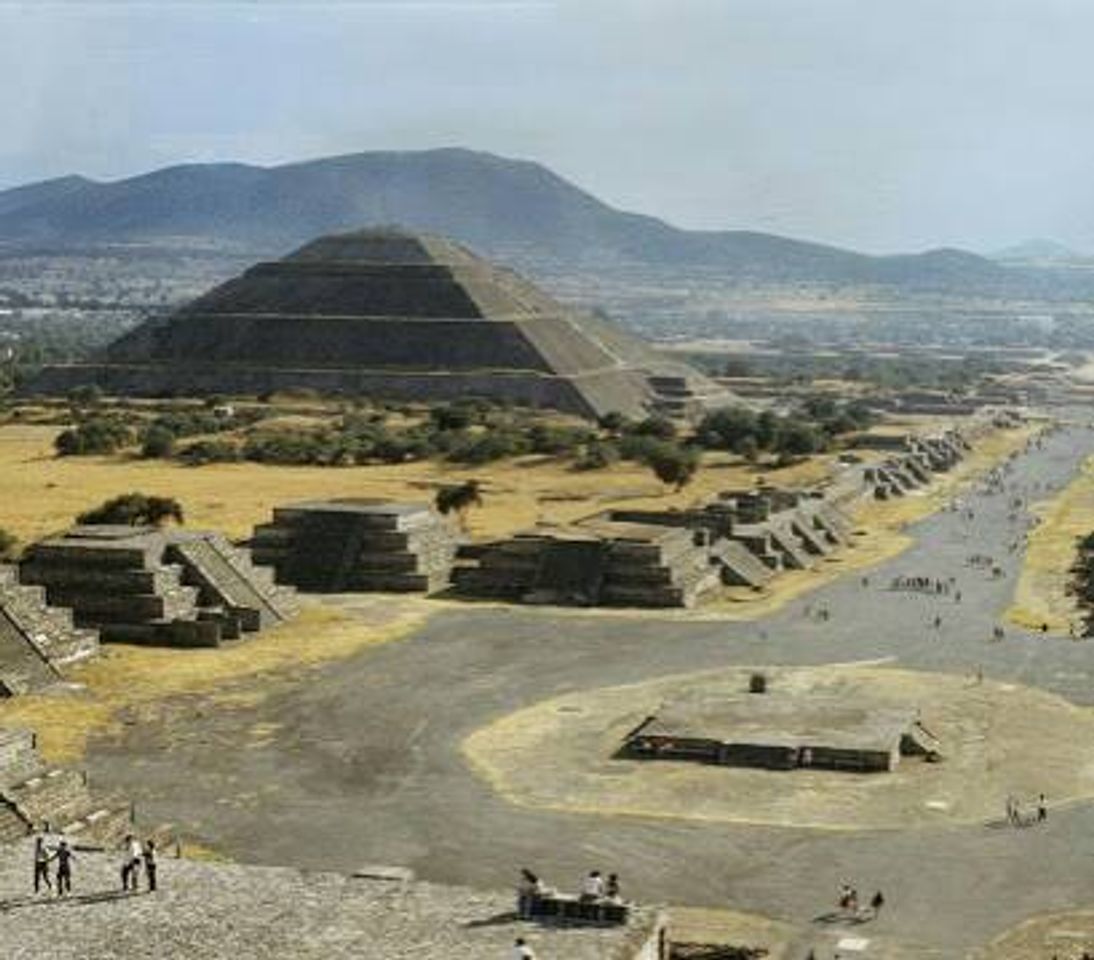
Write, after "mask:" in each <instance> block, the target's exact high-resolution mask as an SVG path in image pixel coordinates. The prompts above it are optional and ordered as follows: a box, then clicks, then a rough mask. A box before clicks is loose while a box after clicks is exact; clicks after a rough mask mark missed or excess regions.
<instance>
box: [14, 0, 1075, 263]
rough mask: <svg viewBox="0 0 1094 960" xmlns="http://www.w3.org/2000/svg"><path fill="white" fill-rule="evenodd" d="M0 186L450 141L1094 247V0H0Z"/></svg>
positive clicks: (654, 201) (799, 202)
mask: <svg viewBox="0 0 1094 960" xmlns="http://www.w3.org/2000/svg"><path fill="white" fill-rule="evenodd" d="M0 77H2V85H0V130H2V135H0V186H11V185H15V184H17V183H21V182H26V181H30V180H35V179H41V178H44V177H48V176H54V175H58V174H63V173H70V172H79V173H84V174H87V175H89V176H94V177H102V178H116V177H122V176H126V175H130V174H133V173H138V172H142V171H144V170H147V169H150V168H153V167H156V166H162V165H165V164H169V163H177V162H182V161H191V160H214V159H215V160H244V161H250V162H257V163H277V162H283V161H288V160H296V159H302V158H307V157H312V156H321V155H325V154H331V153H348V152H354V151H358V150H372V149H419V148H426V147H434V146H452V145H460V146H467V147H472V148H476V149H482V150H490V151H493V152H496V153H500V154H505V155H509V156H516V157H523V158H527V159H534V160H539V161H541V162H543V163H545V164H547V165H548V166H550V167H552V168H553V169H554V170H555V171H557V172H558V173H560V174H562V175H563V176H566V177H568V178H570V179H572V180H574V181H575V182H576V183H578V184H579V185H581V186H583V187H585V188H586V189H588V190H590V191H591V192H593V193H595V194H596V195H598V196H599V197H601V198H602V199H604V200H607V201H608V202H610V203H612V204H615V205H617V206H620V207H624V208H628V209H633V210H638V211H641V212H645V213H651V214H654V215H657V216H661V217H664V218H666V219H668V220H670V221H672V222H674V223H676V224H679V225H681V226H690V227H732V228H749V229H757V230H768V231H774V232H779V233H784V234H789V235H793V236H799V237H804V238H812V239H817V240H824V241H830V242H834V243H840V244H844V245H848V246H854V247H859V248H862V249H867V250H873V251H889V250H895V249H911V248H922V247H927V246H938V245H961V246H966V247H970V248H974V249H988V250H990V249H994V248H996V247H999V246H1004V245H1007V244H1010V243H1013V242H1015V241H1018V240H1023V239H1026V238H1031V237H1052V238H1056V239H1059V240H1061V241H1063V242H1066V243H1069V244H1072V245H1075V246H1077V247H1079V248H1084V247H1085V248H1090V249H1094V0H572V2H571V0H558V2H552V0H543V2H539V0H529V2H519V0H514V2H510V0H400V2H386V0H385V2H379V0H376V2H374V0H356V2H345V0H343V2H323V0H310V2H309V0H295V2H288V0H284V2H282V0H253V2H223V0H190V2H168V0H160V2H113V3H107V2H98V0H70V2H67V3H51V2H45V0H33V2H10V0H0Z"/></svg>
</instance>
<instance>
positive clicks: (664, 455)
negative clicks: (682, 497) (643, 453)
mask: <svg viewBox="0 0 1094 960" xmlns="http://www.w3.org/2000/svg"><path fill="white" fill-rule="evenodd" d="M647 463H648V464H649V467H650V469H651V470H652V471H653V472H654V475H655V476H656V477H657V479H658V480H660V481H661V482H662V483H665V484H669V485H670V486H672V487H673V488H675V489H676V490H683V489H684V487H686V486H687V485H688V484H689V483H691V478H692V477H693V476H695V471H696V470H698V469H699V451H698V450H696V449H695V448H694V447H681V446H677V445H676V444H672V443H662V444H661V445H660V446H658V447H657V448H656V449H654V450H652V451H651V453H650V456H649V459H648V460H647Z"/></svg>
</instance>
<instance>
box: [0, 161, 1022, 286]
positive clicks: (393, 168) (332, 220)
mask: <svg viewBox="0 0 1094 960" xmlns="http://www.w3.org/2000/svg"><path fill="white" fill-rule="evenodd" d="M379 224H398V225H401V226H404V227H408V228H412V229H415V230H429V231H433V232H438V233H442V234H446V235H449V236H452V237H454V238H456V239H458V240H460V241H463V242H464V243H467V244H469V245H470V246H472V247H474V248H475V249H476V250H478V251H480V252H483V253H485V254H487V255H491V256H503V257H510V258H511V257H513V256H519V257H520V258H522V259H525V260H529V259H530V260H543V261H551V262H556V263H560V264H569V265H579V266H595V265H600V264H602V265H605V266H610V265H613V264H654V265H657V266H662V267H670V268H683V269H698V270H713V271H717V272H718V273H719V274H720V275H722V276H729V277H734V276H739V277H742V278H755V279H759V280H776V281H780V282H784V281H790V282H794V281H821V282H828V283H848V284H859V283H885V284H898V285H909V284H910V285H913V286H916V285H927V286H937V285H943V286H948V285H951V284H953V283H973V284H976V285H977V286H985V285H987V286H992V285H997V284H1005V283H1006V282H1007V281H1008V279H1009V278H1010V276H1011V274H1010V272H1009V271H1008V270H1007V268H1006V267H1003V266H1000V265H999V264H996V263H993V262H992V261H991V260H988V259H985V258H982V257H978V256H975V255H973V254H970V253H964V252H962V251H955V250H936V251H930V252H928V253H924V254H917V255H907V256H895V257H871V256H865V255H863V254H858V253H854V252H851V251H848V250H842V249H839V248H836V247H830V246H824V245H821V244H815V243H806V242H802V241H799V240H791V239H787V238H784V237H779V236H774V235H771V234H764V233H755V232H751V231H740V230H732V231H691V230H680V229H677V228H675V227H673V226H670V225H669V224H667V223H665V222H664V221H661V220H658V219H656V218H654V217H648V216H643V215H640V214H635V213H628V212H624V211H620V210H616V209H614V208H612V207H610V206H608V205H607V204H605V203H602V202H601V201H600V200H598V199H597V198H595V197H593V196H592V195H590V194H589V193H587V192H585V191H583V190H581V189H580V188H578V187H576V186H575V185H573V184H572V183H569V182H568V181H566V180H564V179H562V178H561V177H559V176H557V175H556V174H554V173H552V172H551V171H550V170H548V169H547V168H546V167H543V166H542V165H540V164H537V163H530V162H527V161H518V160H511V159H506V158H503V157H498V156H494V155H492V154H487V153H479V152H473V151H470V150H462V149H444V150H428V151H419V152H404V153H396V152H372V153H359V154H352V155H348V156H342V157H332V158H327V159H321V160H313V161H309V162H305V163H294V164H287V165H283V166H277V167H256V166H248V165H245V164H190V165H185V166H176V167H168V168H165V169H162V170H157V171H154V172H152V173H148V174H143V175H141V176H136V177H130V178H128V179H125V180H119V181H114V182H96V181H91V180H87V179H84V178H81V177H67V178H62V179H60V180H52V181H44V182H43V183H40V184H31V185H28V186H25V187H19V188H16V189H14V190H8V191H4V192H0V242H3V243H5V244H8V245H13V244H14V245H28V244H33V245H50V244H68V245H72V244H103V243H155V244H161V245H180V246H194V245H197V246H200V245H214V246H228V247H234V248H236V249H242V250H247V251H255V252H263V253H282V252H284V251H286V250H288V249H291V248H292V247H294V246H296V245H298V244H300V243H302V242H304V241H306V240H308V239H309V238H311V237H314V236H316V235H319V234H323V233H329V232H332V231H339V230H348V229H356V228H360V227H363V226H368V225H379Z"/></svg>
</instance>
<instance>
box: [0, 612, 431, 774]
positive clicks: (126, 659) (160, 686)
mask: <svg viewBox="0 0 1094 960" xmlns="http://www.w3.org/2000/svg"><path fill="white" fill-rule="evenodd" d="M357 606H358V607H359V608H360V609H359V610H358V611H356V612H357V615H356V616H353V615H350V614H348V613H344V612H342V611H340V610H336V609H334V608H332V607H327V606H324V605H321V604H318V603H311V604H308V605H306V606H305V607H304V608H303V610H302V611H301V613H300V615H299V616H298V617H297V618H296V619H294V620H292V621H290V622H288V623H285V624H283V625H282V626H280V627H277V628H276V629H272V630H267V631H264V632H262V633H260V634H257V635H256V636H254V637H253V638H251V639H248V640H245V641H242V642H240V643H238V644H235V645H231V646H226V647H221V648H219V649H201V650H176V649H166V648H155V647H130V646H110V647H107V648H105V649H104V651H103V654H102V656H100V657H98V658H96V659H94V660H92V661H89V662H87V663H84V664H80V665H77V666H76V667H75V668H73V669H72V670H71V671H70V672H69V679H70V680H72V681H73V682H75V683H78V684H81V685H82V687H83V689H80V690H76V691H73V692H66V693H50V694H41V695H34V696H26V697H19V698H16V699H13V700H6V701H0V725H3V726H22V727H29V728H31V729H33V730H35V731H36V732H37V734H38V742H39V746H40V747H41V750H42V753H43V754H44V755H45V756H46V757H47V758H49V759H50V760H52V761H54V762H65V761H71V760H74V759H77V758H79V757H80V756H81V755H82V754H83V752H84V749H85V747H86V745H87V741H88V739H89V738H90V737H91V736H92V735H93V734H98V733H110V732H113V731H117V730H118V729H119V725H120V723H121V722H122V720H121V718H122V716H123V715H124V714H125V713H130V714H132V713H134V712H135V713H136V714H137V715H139V712H140V710H141V709H142V708H143V707H145V706H147V705H149V704H151V703H155V702H157V701H161V700H164V699H166V698H168V697H174V696H183V695H187V694H196V693H210V692H212V693H213V694H214V697H216V696H217V694H216V691H217V689H218V688H219V687H225V686H228V685H230V684H232V683H233V682H238V681H243V680H249V679H254V678H260V677H272V676H274V675H276V674H279V673H285V672H287V671H289V670H292V671H300V670H305V669H307V668H309V667H312V666H316V665H319V664H321V663H324V662H327V661H330V660H337V659H340V658H343V657H348V656H351V655H352V654H354V653H357V652H358V651H360V650H362V649H364V648H365V647H368V646H371V645H374V644H378V643H383V642H385V641H389V640H393V639H396V638H398V637H401V636H404V635H406V634H407V633H409V632H410V631H411V630H413V629H414V628H415V627H417V626H419V625H420V624H421V623H422V622H424V620H425V618H426V617H427V615H428V613H427V609H426V606H425V604H424V603H423V602H422V601H419V600H413V599H407V600H397V599H394V598H391V597H377V598H371V599H370V600H362V601H361V603H360V604H358V605H357ZM261 696H262V694H261V692H259V691H253V690H252V691H247V692H245V693H241V692H238V691H231V690H229V691H226V692H223V693H221V694H219V701H218V702H219V703H220V704H221V706H223V707H224V708H226V709H227V708H230V707H231V706H232V705H233V703H236V705H239V701H240V698H241V697H243V698H245V699H248V700H253V699H254V697H261ZM233 698H234V699H233Z"/></svg>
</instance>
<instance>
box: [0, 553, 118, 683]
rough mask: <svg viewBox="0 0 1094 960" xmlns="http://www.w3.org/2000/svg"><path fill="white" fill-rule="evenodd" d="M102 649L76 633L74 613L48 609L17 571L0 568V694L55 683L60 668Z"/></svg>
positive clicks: (90, 635) (94, 639) (86, 633)
mask: <svg viewBox="0 0 1094 960" xmlns="http://www.w3.org/2000/svg"><path fill="white" fill-rule="evenodd" d="M98 649H99V638H98V635H97V634H96V633H95V632H94V631H92V630H83V629H80V628H78V627H77V626H76V625H75V624H74V623H73V618H72V612H71V611H70V610H68V609H65V608H63V607H54V606H50V605H48V604H47V603H46V595H45V591H44V590H43V589H42V588H41V587H36V586H29V585H26V584H23V583H20V582H19V577H18V569H17V568H16V567H13V566H7V565H0V695H3V694H5V693H6V694H7V695H9V696H10V695H16V694H21V693H28V692H31V691H34V690H40V689H42V688H44V687H47V686H49V685H51V684H53V683H56V682H57V681H58V680H60V679H61V672H60V668H61V667H62V666H64V665H66V664H69V663H73V662H75V661H77V660H82V659H84V658H85V657H90V656H93V655H94V654H95V653H97V652H98Z"/></svg>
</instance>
